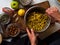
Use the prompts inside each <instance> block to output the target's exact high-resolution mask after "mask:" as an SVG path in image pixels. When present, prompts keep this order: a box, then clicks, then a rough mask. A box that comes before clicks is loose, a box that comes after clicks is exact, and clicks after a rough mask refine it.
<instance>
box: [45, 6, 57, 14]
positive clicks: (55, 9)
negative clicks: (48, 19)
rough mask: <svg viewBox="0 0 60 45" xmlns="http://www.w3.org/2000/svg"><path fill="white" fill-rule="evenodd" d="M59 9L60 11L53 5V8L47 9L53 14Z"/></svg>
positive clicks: (47, 11)
mask: <svg viewBox="0 0 60 45" xmlns="http://www.w3.org/2000/svg"><path fill="white" fill-rule="evenodd" d="M57 11H58V9H57V8H56V7H51V8H48V9H47V10H46V13H47V14H48V15H51V14H53V13H55V12H57Z"/></svg>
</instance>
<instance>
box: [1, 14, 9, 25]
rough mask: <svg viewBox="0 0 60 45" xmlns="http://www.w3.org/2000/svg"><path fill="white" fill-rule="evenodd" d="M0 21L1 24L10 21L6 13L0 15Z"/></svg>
mask: <svg viewBox="0 0 60 45" xmlns="http://www.w3.org/2000/svg"><path fill="white" fill-rule="evenodd" d="M0 22H1V24H3V25H5V24H8V23H9V22H10V16H9V15H7V14H2V16H1V17H0Z"/></svg>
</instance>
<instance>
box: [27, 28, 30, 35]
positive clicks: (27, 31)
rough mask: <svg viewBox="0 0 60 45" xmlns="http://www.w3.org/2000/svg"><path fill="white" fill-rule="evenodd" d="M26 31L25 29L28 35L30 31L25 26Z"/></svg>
mask: <svg viewBox="0 0 60 45" xmlns="http://www.w3.org/2000/svg"><path fill="white" fill-rule="evenodd" d="M26 31H27V34H28V36H30V32H29V30H28V28H26Z"/></svg>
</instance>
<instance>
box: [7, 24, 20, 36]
mask: <svg viewBox="0 0 60 45" xmlns="http://www.w3.org/2000/svg"><path fill="white" fill-rule="evenodd" d="M6 31H7V33H8V35H9V36H10V37H16V36H17V35H19V33H20V28H19V26H18V25H17V24H16V23H13V24H9V25H8V26H7V28H6Z"/></svg>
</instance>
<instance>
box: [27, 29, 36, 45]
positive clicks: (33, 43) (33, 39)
mask: <svg viewBox="0 0 60 45" xmlns="http://www.w3.org/2000/svg"><path fill="white" fill-rule="evenodd" d="M26 30H27V34H28V37H29V40H30V42H31V45H36V36H35V34H34V31H33V29H31V32H30V31H29V29H28V28H27V29H26Z"/></svg>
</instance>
